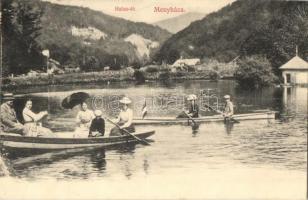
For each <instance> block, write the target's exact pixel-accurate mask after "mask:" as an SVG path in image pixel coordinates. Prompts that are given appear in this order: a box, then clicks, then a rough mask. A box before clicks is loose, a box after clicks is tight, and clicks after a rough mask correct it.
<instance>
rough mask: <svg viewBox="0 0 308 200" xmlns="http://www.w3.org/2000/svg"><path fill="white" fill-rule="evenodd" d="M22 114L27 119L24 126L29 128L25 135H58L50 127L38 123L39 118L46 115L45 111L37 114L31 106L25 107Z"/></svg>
mask: <svg viewBox="0 0 308 200" xmlns="http://www.w3.org/2000/svg"><path fill="white" fill-rule="evenodd" d="M22 116H23V118H24V121H25V124H24V127H25V129H26V130H27V131H26V135H25V136H32V137H37V136H42V137H56V135H55V134H53V132H52V131H51V130H50V129H48V128H45V127H42V126H41V125H40V123H38V120H40V119H42V117H43V116H44V113H43V112H40V113H38V114H36V113H34V112H32V110H30V109H29V108H24V110H23V112H22Z"/></svg>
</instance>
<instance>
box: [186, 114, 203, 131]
mask: <svg viewBox="0 0 308 200" xmlns="http://www.w3.org/2000/svg"><path fill="white" fill-rule="evenodd" d="M184 113H185V114H186V116H187V117H188V118H189V119H190V120H191V121H192V122H193V126H192V127H191V128H192V129H193V130H197V129H198V128H199V124H197V122H196V121H195V120H194V119H193V118H192V117H191V116H190V115H189V114H188V113H186V112H184Z"/></svg>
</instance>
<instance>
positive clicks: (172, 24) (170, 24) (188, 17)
mask: <svg viewBox="0 0 308 200" xmlns="http://www.w3.org/2000/svg"><path fill="white" fill-rule="evenodd" d="M205 16H206V14H203V13H199V12H188V13H185V14H182V15H179V16H176V17H172V18H168V19H164V20H160V21H157V22H155V23H153V24H154V25H157V26H159V27H161V28H163V29H165V30H167V31H169V32H171V33H176V32H178V31H180V30H182V29H184V28H185V27H187V26H188V25H189V24H190V23H191V22H193V21H196V20H199V19H202V18H204V17H205Z"/></svg>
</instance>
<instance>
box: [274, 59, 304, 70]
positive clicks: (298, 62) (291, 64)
mask: <svg viewBox="0 0 308 200" xmlns="http://www.w3.org/2000/svg"><path fill="white" fill-rule="evenodd" d="M279 69H307V70H308V63H307V62H306V61H305V60H303V59H301V58H300V57H298V56H297V55H296V56H294V57H293V58H292V59H291V60H289V61H288V62H287V63H285V64H284V65H282V66H281V67H280V68H279Z"/></svg>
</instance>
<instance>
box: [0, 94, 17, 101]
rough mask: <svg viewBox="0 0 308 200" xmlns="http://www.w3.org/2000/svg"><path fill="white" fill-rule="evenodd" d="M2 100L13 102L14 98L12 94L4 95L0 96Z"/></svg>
mask: <svg viewBox="0 0 308 200" xmlns="http://www.w3.org/2000/svg"><path fill="white" fill-rule="evenodd" d="M2 99H3V100H6V101H9V100H14V99H15V98H14V95H13V93H5V94H3V95H2Z"/></svg>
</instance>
